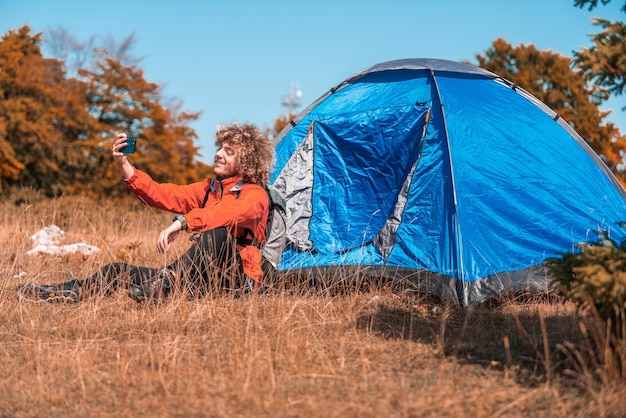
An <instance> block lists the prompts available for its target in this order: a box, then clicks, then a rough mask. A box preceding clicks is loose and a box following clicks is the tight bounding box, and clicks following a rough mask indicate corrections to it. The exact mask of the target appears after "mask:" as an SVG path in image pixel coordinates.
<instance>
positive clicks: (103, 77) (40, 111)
mask: <svg viewBox="0 0 626 418" xmlns="http://www.w3.org/2000/svg"><path fill="white" fill-rule="evenodd" d="M40 43H41V34H37V35H34V36H32V35H31V34H30V28H28V27H23V28H21V29H19V30H17V31H10V32H9V33H8V34H7V35H5V36H4V37H3V38H2V41H1V42H0V92H1V93H2V95H1V96H0V175H1V176H2V177H1V183H0V185H1V186H2V190H6V189H7V187H9V186H11V185H13V184H15V185H20V186H30V187H34V188H36V189H38V190H42V191H44V192H45V193H46V194H48V195H50V196H54V195H59V194H61V193H88V194H91V195H96V196H103V195H107V196H111V195H119V194H121V193H124V194H127V192H126V190H125V189H124V185H123V184H122V182H120V178H119V173H118V172H117V169H116V168H115V166H114V162H113V159H112V158H111V144H112V143H113V138H114V136H115V134H116V133H117V132H121V131H125V132H127V133H129V134H130V135H136V136H138V137H139V152H138V153H137V154H135V155H134V156H133V157H131V158H132V160H133V163H135V164H136V165H137V167H139V168H145V169H146V170H148V171H149V172H150V173H151V174H152V175H153V176H154V177H155V179H157V180H159V181H170V182H176V183H188V182H192V181H196V180H199V179H201V178H204V177H205V176H208V175H210V174H211V168H210V167H209V166H207V165H206V164H204V163H202V162H200V161H198V160H196V157H197V156H198V147H196V146H195V145H194V140H195V139H196V138H197V135H196V133H195V131H194V130H193V129H192V128H190V127H189V122H190V121H193V120H196V119H197V117H198V115H199V114H198V113H185V112H180V110H179V108H178V107H172V106H170V107H167V106H164V105H163V104H162V103H161V101H162V97H161V93H160V88H159V86H158V85H156V84H154V83H150V82H148V81H146V80H145V79H144V77H143V72H142V71H141V70H140V69H139V68H137V67H136V66H125V65H122V64H121V63H120V62H119V61H117V60H115V59H112V58H110V57H108V56H106V55H105V56H104V57H103V58H102V59H100V60H98V61H96V62H95V63H94V66H93V67H94V68H92V69H91V70H85V69H81V70H78V75H79V76H78V78H77V77H67V75H66V73H65V70H64V64H63V62H62V61H60V60H57V59H49V58H44V57H43V56H42V54H41V47H40Z"/></svg>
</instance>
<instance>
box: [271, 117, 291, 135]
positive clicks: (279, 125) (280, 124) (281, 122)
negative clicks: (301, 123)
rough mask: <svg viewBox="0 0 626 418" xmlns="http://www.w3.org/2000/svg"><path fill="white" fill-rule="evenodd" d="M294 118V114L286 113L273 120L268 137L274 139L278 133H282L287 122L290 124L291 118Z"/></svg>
mask: <svg viewBox="0 0 626 418" xmlns="http://www.w3.org/2000/svg"><path fill="white" fill-rule="evenodd" d="M295 117H296V114H295V113H293V112H288V113H286V114H283V115H281V116H279V117H277V118H276V119H274V127H273V128H272V130H271V132H270V137H271V138H276V137H277V136H278V134H279V133H280V131H282V130H283V129H284V128H285V126H287V125H288V124H289V122H291V121H292V120H293V118H295Z"/></svg>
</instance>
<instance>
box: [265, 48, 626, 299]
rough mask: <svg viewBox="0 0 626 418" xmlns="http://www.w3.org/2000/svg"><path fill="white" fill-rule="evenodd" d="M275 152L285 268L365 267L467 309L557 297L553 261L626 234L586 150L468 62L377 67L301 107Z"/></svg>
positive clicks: (618, 200) (544, 110)
mask: <svg viewBox="0 0 626 418" xmlns="http://www.w3.org/2000/svg"><path fill="white" fill-rule="evenodd" d="M276 154H277V161H276V168H275V170H274V173H273V175H272V178H271V180H270V182H271V183H272V184H273V185H274V186H275V187H276V188H277V189H278V190H279V191H280V192H281V193H282V194H283V196H284V197H285V198H286V201H287V216H288V220H287V224H288V225H287V226H288V242H289V246H288V248H287V249H286V250H285V251H284V253H283V256H282V259H281V262H280V265H279V270H283V271H286V270H289V271H300V272H302V271H304V272H307V271H308V272H322V273H326V274H327V273H328V272H329V271H332V270H335V271H342V270H341V269H346V271H348V270H350V269H358V271H361V272H364V273H366V274H367V273H372V274H376V275H383V276H388V277H390V278H395V279H401V280H409V281H411V282H414V283H415V284H416V285H418V286H419V287H420V288H421V289H424V290H427V291H432V292H434V293H436V294H438V295H439V296H441V297H444V298H449V299H452V300H453V301H455V302H458V303H460V304H462V305H465V306H468V305H471V304H477V303H481V302H483V301H485V300H487V299H490V298H493V297H499V296H502V295H503V294H507V293H513V292H518V291H531V292H534V291H541V290H547V289H548V287H549V284H550V278H549V274H548V271H547V270H546V268H545V266H544V261H545V260H546V258H549V257H554V256H557V255H559V254H560V253H562V252H568V251H573V250H574V249H575V245H576V244H577V243H579V242H583V241H589V240H593V239H595V238H596V233H595V231H597V230H603V231H606V232H608V233H609V234H610V236H611V237H612V238H614V239H617V240H621V239H622V238H623V234H624V231H622V230H621V229H620V228H619V227H618V226H617V223H618V222H620V221H626V200H625V198H626V192H625V191H624V189H623V188H622V186H621V185H620V184H619V182H618V181H617V180H616V179H615V177H614V176H613V174H612V173H611V172H610V171H609V170H608V169H607V167H606V166H605V165H604V164H603V162H602V161H601V160H600V158H599V157H598V156H597V155H596V154H595V153H594V152H593V151H592V150H591V148H590V147H589V146H588V145H587V143H586V142H585V141H584V140H583V139H582V138H581V137H580V136H579V135H578V134H577V133H576V132H575V131H574V130H573V129H572V127H571V126H570V125H569V124H568V123H567V122H566V121H564V120H563V119H561V118H560V117H559V116H558V115H557V114H556V113H555V112H553V111H552V110H551V109H549V108H548V107H547V106H545V105H544V104H543V103H541V102H540V101H539V100H537V99H536V98H535V97H533V96H532V95H530V94H529V93H527V92H526V91H524V90H523V89H521V88H520V87H518V86H516V85H514V84H513V83H511V82H509V81H507V80H505V79H503V78H501V77H499V76H497V75H496V74H493V73H491V72H489V71H486V70H484V69H481V68H478V67H475V66H472V65H468V64H462V63H457V62H451V61H444V60H436V59H406V60H397V61H389V62H384V63H381V64H377V65H374V66H372V67H369V68H367V69H365V70H363V71H361V72H359V73H357V74H356V75H354V76H353V77H351V78H349V79H347V80H345V81H344V82H342V83H340V84H339V85H337V86H336V87H335V88H332V89H331V90H330V91H329V92H328V93H326V94H325V95H323V96H322V97H320V98H319V99H318V100H316V101H315V102H313V103H312V104H311V105H310V106H308V107H307V108H306V109H305V110H304V111H303V112H301V113H300V114H299V115H298V116H297V117H296V118H295V119H294V120H293V121H292V123H291V124H290V125H288V126H287V127H286V128H285V129H284V130H283V131H282V132H281V133H280V134H279V136H278V138H277V145H276ZM336 269H339V270H336Z"/></svg>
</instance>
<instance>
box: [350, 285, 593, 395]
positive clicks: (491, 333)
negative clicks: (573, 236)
mask: <svg viewBox="0 0 626 418" xmlns="http://www.w3.org/2000/svg"><path fill="white" fill-rule="evenodd" d="M550 299H552V300H550ZM400 300H403V301H404V303H403V305H404V306H395V305H400V304H399V303H396V304H395V305H394V304H386V303H381V304H379V305H378V307H377V308H376V309H375V310H370V311H369V312H367V313H364V314H363V315H360V316H359V317H358V318H357V321H356V322H357V325H356V326H357V328H359V329H362V330H364V331H366V332H368V333H372V334H375V335H379V336H380V337H382V338H386V339H402V340H409V341H415V342H419V343H422V344H430V345H433V346H434V347H435V348H436V349H437V350H438V353H439V355H442V356H444V357H453V358H455V359H457V360H458V361H459V362H461V363H469V364H475V365H481V366H484V367H486V368H490V369H496V370H507V371H512V370H513V371H515V372H516V373H515V375H516V380H518V381H519V382H520V383H523V384H526V385H529V384H530V385H536V384H541V383H544V382H545V381H546V380H548V379H552V378H554V377H555V376H557V375H558V376H559V377H566V376H568V373H567V372H566V370H571V368H572V364H569V363H568V361H567V356H566V355H565V353H564V352H563V350H562V347H563V345H564V344H567V343H573V344H575V345H577V344H581V343H582V339H583V336H582V334H581V332H580V328H579V320H578V319H577V318H576V315H575V313H574V312H573V310H572V309H571V308H567V307H566V306H565V305H564V303H563V302H562V301H559V300H558V299H557V298H550V297H547V298H543V299H542V300H538V299H536V298H533V299H529V300H526V301H523V300H517V301H506V302H504V303H503V304H499V305H498V304H491V305H489V306H487V305H485V306H480V307H473V308H462V307H458V306H452V305H450V304H446V303H445V302H443V301H438V300H437V299H435V298H432V297H431V296H428V295H426V296H424V295H417V294H416V295H414V296H413V298H407V296H406V295H405V296H404V298H403V299H400Z"/></svg>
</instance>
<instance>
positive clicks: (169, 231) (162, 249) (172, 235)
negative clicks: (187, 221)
mask: <svg viewBox="0 0 626 418" xmlns="http://www.w3.org/2000/svg"><path fill="white" fill-rule="evenodd" d="M181 228H182V225H181V223H180V221H174V222H172V224H171V225H170V226H168V227H167V228H165V229H164V230H163V231H161V233H160V234H159V239H158V240H157V252H159V253H166V252H167V251H168V250H169V249H170V246H171V244H172V242H174V240H175V239H176V238H178V234H179V233H180V230H181Z"/></svg>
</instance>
